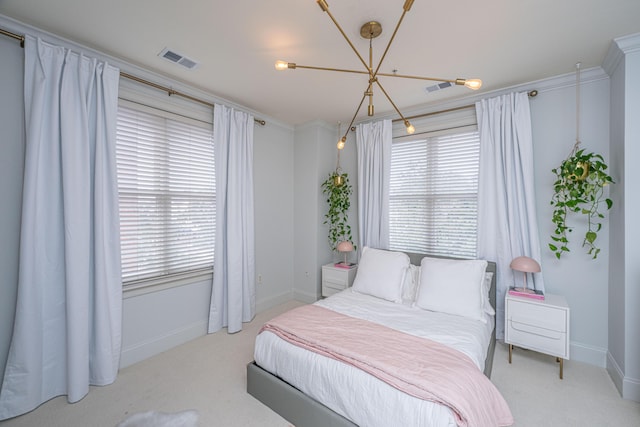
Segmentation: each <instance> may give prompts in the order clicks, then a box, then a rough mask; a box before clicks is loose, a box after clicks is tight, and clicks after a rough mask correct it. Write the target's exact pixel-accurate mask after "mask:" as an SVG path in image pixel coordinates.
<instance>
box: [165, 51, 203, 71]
mask: <svg viewBox="0 0 640 427" xmlns="http://www.w3.org/2000/svg"><path fill="white" fill-rule="evenodd" d="M158 56H159V57H161V58H164V59H166V60H167V61H171V62H174V63H176V64H180V65H182V66H183V67H185V68H188V69H189V70H193V69H194V68H196V67H197V66H198V63H197V62H196V61H194V60H193V59H190V58H187V57H186V56H184V55H181V54H179V53H177V52H175V51H173V50H170V49H169V48H168V47H165V48H164V49H162V52H160V53H159V54H158Z"/></svg>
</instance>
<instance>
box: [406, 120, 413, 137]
mask: <svg viewBox="0 0 640 427" xmlns="http://www.w3.org/2000/svg"><path fill="white" fill-rule="evenodd" d="M404 125H405V127H406V128H407V133H408V134H409V135H413V133H414V132H415V131H416V128H414V127H413V125H412V124H411V123H409V120H405V121H404Z"/></svg>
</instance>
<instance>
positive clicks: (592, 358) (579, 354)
mask: <svg viewBox="0 0 640 427" xmlns="http://www.w3.org/2000/svg"><path fill="white" fill-rule="evenodd" d="M570 355H571V360H575V361H577V362H584V363H588V364H589V365H594V366H598V367H600V368H605V367H606V366H607V349H606V348H600V347H593V346H590V345H586V344H582V343H577V342H571V343H570Z"/></svg>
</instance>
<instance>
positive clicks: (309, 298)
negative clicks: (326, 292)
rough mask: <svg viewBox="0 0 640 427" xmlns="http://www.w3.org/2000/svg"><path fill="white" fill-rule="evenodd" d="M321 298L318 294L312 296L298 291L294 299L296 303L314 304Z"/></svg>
mask: <svg viewBox="0 0 640 427" xmlns="http://www.w3.org/2000/svg"><path fill="white" fill-rule="evenodd" d="M318 298H319V296H318V295H316V294H310V293H308V292H301V291H298V290H295V289H294V291H293V299H294V300H296V301H301V302H305V303H307V304H313V303H314V302H316V301H318Z"/></svg>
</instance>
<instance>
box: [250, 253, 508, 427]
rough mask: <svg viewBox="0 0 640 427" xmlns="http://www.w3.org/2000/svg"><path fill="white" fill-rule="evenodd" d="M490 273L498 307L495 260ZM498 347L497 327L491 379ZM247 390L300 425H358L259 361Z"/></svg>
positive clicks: (487, 365) (489, 362)
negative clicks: (260, 364)
mask: <svg viewBox="0 0 640 427" xmlns="http://www.w3.org/2000/svg"><path fill="white" fill-rule="evenodd" d="M408 255H409V258H410V259H411V263H412V264H415V265H420V260H421V259H422V258H423V257H424V256H425V255H423V254H415V253H408ZM429 256H432V255H429ZM438 258H446V257H438ZM450 259H451V258H450ZM487 272H493V279H492V281H491V289H490V290H489V300H490V301H491V305H492V306H493V308H494V309H495V307H496V264H495V263H494V262H492V261H489V264H488V266H487ZM495 348H496V328H495V326H494V328H493V332H492V334H491V341H490V342H489V348H488V349H487V357H486V359H485V361H484V374H485V375H486V376H487V377H488V378H491V368H492V367H493V354H494V352H495ZM247 392H248V393H249V394H250V395H252V396H253V397H255V398H256V399H258V400H259V401H261V402H262V403H264V404H265V405H267V406H268V407H269V408H271V409H272V410H273V411H275V412H276V413H278V414H279V415H280V416H282V417H283V418H285V419H286V420H287V421H289V422H290V423H292V424H293V425H295V426H296V427H326V426H332V427H333V426H335V427H357V426H356V424H354V423H352V422H351V421H349V420H348V419H346V418H345V417H343V416H342V415H339V414H337V413H335V412H333V411H332V410H331V409H329V408H327V407H326V406H324V405H323V404H321V403H319V402H318V401H316V400H314V399H312V398H310V397H309V396H307V395H306V394H304V393H302V392H301V391H300V390H298V389H297V388H295V387H293V386H292V385H290V384H289V383H287V382H286V381H284V380H282V379H281V378H279V377H277V376H275V375H273V374H271V373H270V372H267V371H265V370H264V369H262V368H261V367H260V366H258V365H257V364H256V363H255V362H250V363H249V364H248V365H247Z"/></svg>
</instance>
